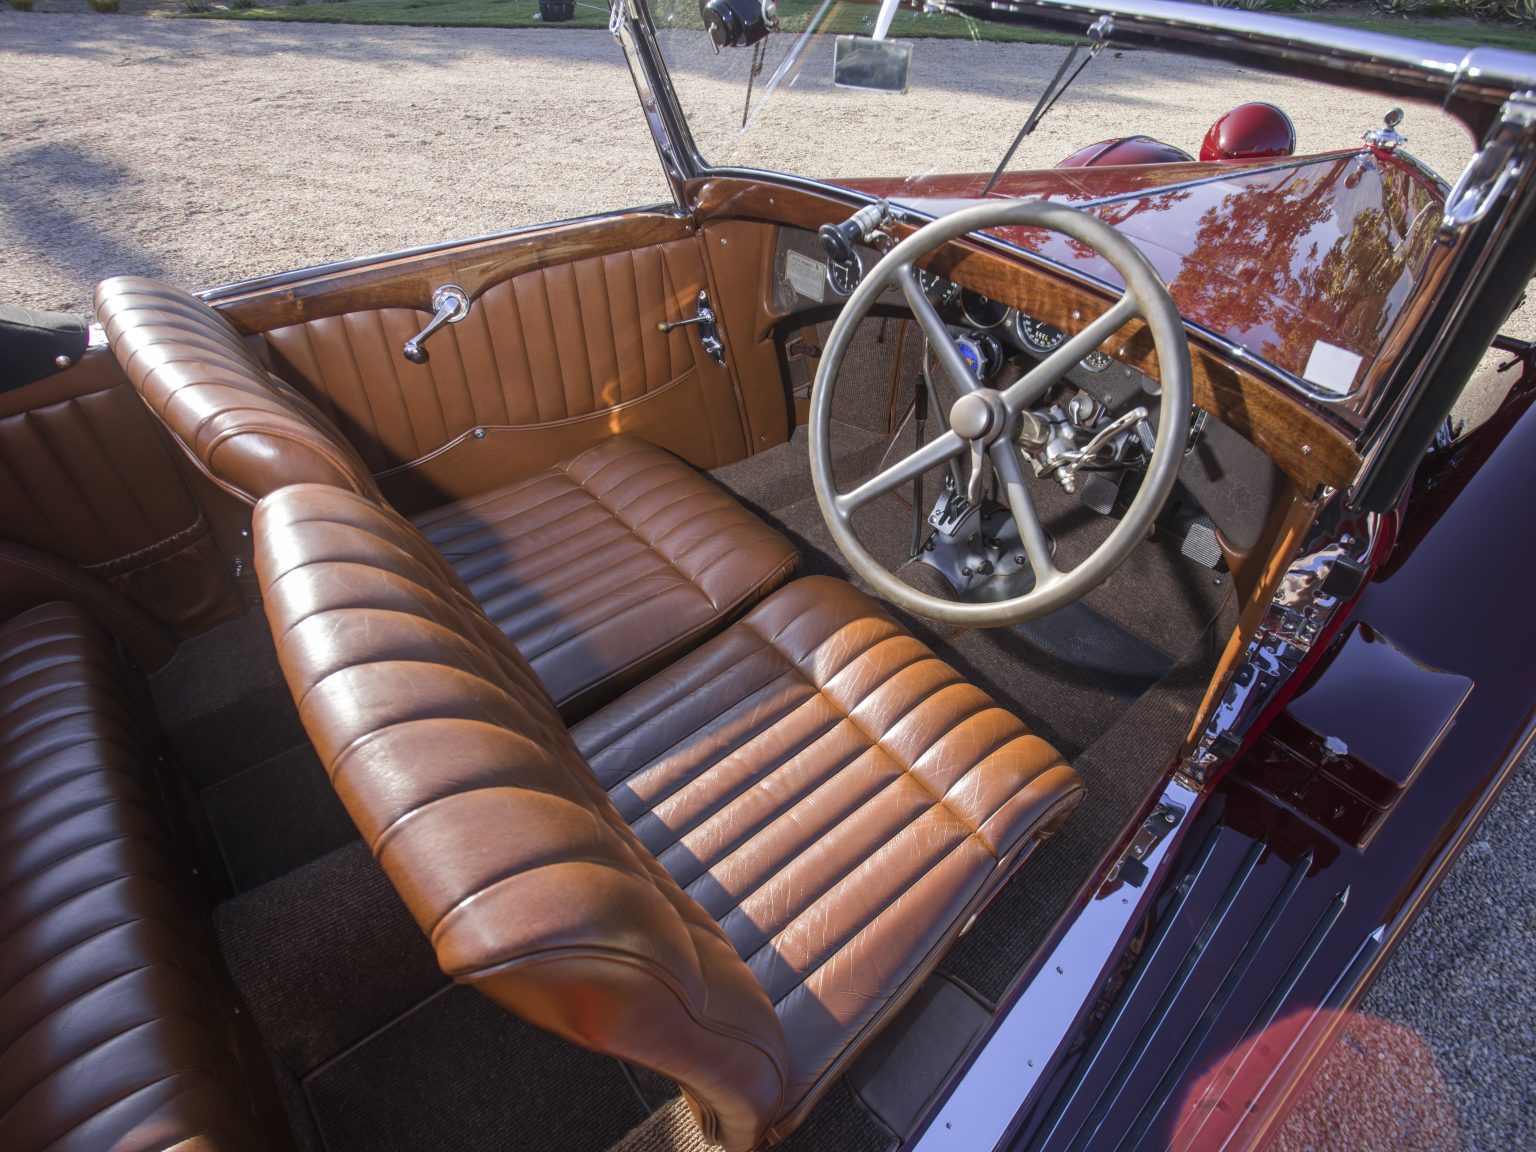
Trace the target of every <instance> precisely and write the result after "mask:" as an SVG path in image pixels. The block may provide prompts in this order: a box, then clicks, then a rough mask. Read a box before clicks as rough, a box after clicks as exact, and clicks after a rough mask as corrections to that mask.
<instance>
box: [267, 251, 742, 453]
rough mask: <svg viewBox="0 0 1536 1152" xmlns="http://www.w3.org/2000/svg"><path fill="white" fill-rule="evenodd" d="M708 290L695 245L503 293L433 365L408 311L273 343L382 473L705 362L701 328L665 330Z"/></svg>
mask: <svg viewBox="0 0 1536 1152" xmlns="http://www.w3.org/2000/svg"><path fill="white" fill-rule="evenodd" d="M702 287H704V261H703V256H702V253H701V252H700V248H699V241H698V239H697V238H695V237H689V238H688V239H685V240H676V241H673V242H671V243H667V244H657V245H653V246H650V247H646V248H637V249H634V250H632V251H628V252H616V253H612V254H610V255H607V256H596V257H591V258H588V259H585V260H576V261H572V262H570V263H567V264H559V265H555V266H553V267H549V268H543V269H538V270H535V271H532V272H525V273H523V274H522V275H520V276H516V277H513V278H512V279H510V280H506V281H503V282H502V283H500V284H497V285H494V286H493V287H491V288H488V289H487V290H486V291H485V292H484V293H483V294H481V295H480V296H479V297H478V298H476V300H475V302H474V306H473V308H471V310H470V313H469V315H468V316H466V317H465V318H464V319H463V320H462V321H460V322H459V323H457V324H450V325H449V326H448V327H446V328H444V329H442V330H441V331H440V332H438V333H437V334H436V335H435V336H433V337H432V340H431V343H430V345H429V346H428V347H429V350H430V352H431V356H430V358H429V359H428V361H427V363H426V364H421V365H416V364H411V363H410V362H408V361H406V360H404V359H403V358H401V356H400V354H399V350H400V347H401V346H402V345H403V344H404V343H405V342H406V341H407V340H409V339H410V338H411V337H412V336H414V335H415V334H416V333H417V332H419V331H420V330H421V328H422V327H423V325H425V324H426V322H427V320H428V319H429V316H428V314H427V313H425V312H420V311H417V310H415V309H410V308H388V309H377V310H374V311H367V312H353V313H350V314H347V315H343V316H332V317H326V318H324V319H320V320H313V321H309V322H307V323H304V324H295V325H292V326H290V327H287V328H278V329H274V330H273V331H271V332H268V333H266V334H265V339H266V341H267V343H268V345H269V346H270V347H271V349H272V353H273V359H274V362H275V364H276V366H277V370H278V371H279V372H282V373H283V375H284V376H285V377H286V378H287V379H289V380H291V381H292V382H293V383H294V384H296V385H297V386H299V387H300V388H302V389H303V390H304V391H305V393H306V394H307V395H308V396H309V397H310V398H311V399H312V400H314V401H315V403H317V404H318V405H319V406H320V408H321V409H322V410H324V412H325V413H326V415H327V416H329V417H330V419H331V420H333V421H334V422H335V423H336V424H337V426H339V427H340V428H341V430H342V432H343V433H345V435H346V437H347V439H348V440H349V441H351V443H353V444H355V445H356V446H357V448H358V450H359V451H360V452H361V454H362V456H363V459H364V460H365V461H366V462H367V463H368V466H369V467H370V468H371V469H372V471H373V472H375V473H381V472H384V471H386V470H388V469H390V468H394V467H398V466H399V465H402V464H405V463H408V462H410V461H413V460H418V459H420V458H421V457H424V456H426V455H428V454H429V453H431V452H433V451H435V450H436V449H438V448H440V447H442V446H443V445H444V444H447V443H448V442H449V441H451V440H453V439H454V438H455V437H457V436H461V435H463V434H464V433H466V432H468V431H470V430H471V429H473V428H482V429H484V428H492V429H495V428H509V427H526V426H530V425H543V424H556V423H559V422H561V421H568V420H571V419H573V418H575V417H580V416H585V415H588V414H590V413H593V412H599V411H602V410H604V409H608V408H613V407H615V406H617V405H620V404H626V403H629V402H631V401H634V400H638V399H640V398H641V397H644V396H646V395H649V394H650V393H652V392H654V391H656V390H657V389H659V388H661V387H663V386H664V385H666V384H668V383H669V382H671V381H673V380H676V379H677V378H678V377H680V376H682V375H683V374H684V373H686V372H689V371H693V370H695V369H696V368H699V367H701V365H700V362H699V361H700V353H699V342H698V338H697V337H696V336H695V335H694V334H693V331H692V329H688V328H678V329H673V331H672V332H671V333H663V332H661V331H660V330H659V328H658V325H659V323H660V322H661V321H663V320H683V319H686V318H688V317H690V316H692V315H693V314H694V312H695V311H696V310H697V309H696V301H697V299H698V294H699V289H700V288H702ZM710 368H711V369H712V368H713V365H711V366H710ZM727 386H728V385H727ZM737 419H738V422H739V417H737ZM738 435H739V433H738Z"/></svg>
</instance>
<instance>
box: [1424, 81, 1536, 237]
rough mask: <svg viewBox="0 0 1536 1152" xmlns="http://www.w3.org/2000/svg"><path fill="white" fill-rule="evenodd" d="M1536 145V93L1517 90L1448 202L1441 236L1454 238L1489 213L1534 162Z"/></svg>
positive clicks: (1507, 102) (1504, 106)
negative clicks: (1495, 202) (1501, 196)
mask: <svg viewBox="0 0 1536 1152" xmlns="http://www.w3.org/2000/svg"><path fill="white" fill-rule="evenodd" d="M1533 145H1536V92H1530V91H1527V92H1516V93H1515V94H1514V95H1512V96H1511V97H1510V98H1509V99H1508V100H1506V101H1504V105H1503V107H1501V108H1500V109H1499V115H1498V119H1496V120H1495V121H1494V123H1493V127H1492V128H1490V129H1489V130H1488V135H1487V137H1486V138H1485V139H1484V140H1483V146H1482V147H1481V148H1480V149H1478V151H1477V154H1476V155H1475V156H1473V157H1472V159H1471V161H1470V162H1469V163H1468V164H1467V166H1466V168H1465V169H1464V170H1463V171H1462V173H1461V176H1460V178H1459V179H1457V181H1456V186H1455V187H1454V188H1452V189H1451V194H1450V196H1449V197H1447V198H1446V201H1445V215H1444V217H1443V218H1442V219H1441V222H1440V234H1441V236H1442V237H1446V238H1449V237H1452V236H1454V235H1456V234H1457V233H1459V232H1462V231H1464V230H1465V229H1466V228H1468V227H1470V226H1471V225H1473V224H1476V223H1477V222H1478V221H1479V220H1481V219H1482V218H1483V217H1484V216H1486V215H1487V214H1488V209H1489V208H1491V207H1492V206H1493V203H1494V201H1496V200H1497V199H1498V198H1499V196H1500V194H1502V193H1503V191H1504V190H1505V188H1507V187H1509V186H1511V185H1512V184H1513V183H1514V182H1515V181H1516V180H1517V179H1518V178H1519V177H1520V175H1521V174H1522V173H1523V172H1524V171H1525V168H1526V165H1527V164H1529V163H1530V162H1531V153H1532V149H1533Z"/></svg>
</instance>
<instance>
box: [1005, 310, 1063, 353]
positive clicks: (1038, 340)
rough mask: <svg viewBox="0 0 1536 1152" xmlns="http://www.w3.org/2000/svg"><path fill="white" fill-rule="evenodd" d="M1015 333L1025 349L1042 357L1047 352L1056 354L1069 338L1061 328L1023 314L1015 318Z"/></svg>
mask: <svg viewBox="0 0 1536 1152" xmlns="http://www.w3.org/2000/svg"><path fill="white" fill-rule="evenodd" d="M1013 332H1014V335H1015V336H1017V337H1018V338H1019V340H1020V341H1021V342H1022V343H1023V345H1024V347H1026V348H1028V349H1029V350H1030V351H1031V352H1036V353H1039V354H1040V355H1041V356H1044V355H1045V354H1046V353H1047V352H1054V351H1055V350H1056V349H1057V348H1059V347H1060V346H1061V342H1062V341H1063V340H1065V339H1066V338H1067V334H1066V333H1065V332H1063V331H1062V330H1061V329H1060V328H1052V327H1051V326H1050V325H1049V324H1046V323H1044V322H1043V321H1040V320H1036V319H1035V318H1034V317H1033V316H1026V315H1024V313H1022V312H1020V313H1019V314H1018V315H1016V316H1015V317H1014V318H1013Z"/></svg>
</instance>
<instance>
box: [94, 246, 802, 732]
mask: <svg viewBox="0 0 1536 1152" xmlns="http://www.w3.org/2000/svg"><path fill="white" fill-rule="evenodd" d="M96 306H97V312H98V314H99V316H100V318H101V322H102V324H103V325H104V326H105V328H106V331H107V337H108V339H109V340H110V341H111V344H112V351H113V352H114V353H115V355H116V356H117V359H118V361H119V363H120V364H121V365H122V367H123V370H124V371H125V372H126V373H127V375H128V378H129V379H130V380H131V381H133V383H134V386H135V387H137V388H138V390H139V392H140V393H141V394H142V395H143V397H144V399H145V401H146V403H148V405H149V407H150V409H151V410H152V411H154V412H155V414H156V415H158V416H159V417H160V419H161V421H162V422H163V423H164V424H165V426H166V427H167V428H168V429H169V430H170V431H171V432H172V433H173V434H174V436H175V437H176V438H177V439H178V440H179V441H180V442H181V443H182V444H183V446H184V447H185V448H186V449H187V452H188V454H189V455H190V456H191V457H192V459H193V461H194V462H195V463H196V464H197V465H198V466H199V467H200V468H201V469H202V470H203V471H204V472H206V473H207V474H208V475H209V476H210V477H212V478H213V480H214V481H215V482H217V483H218V484H219V485H220V486H221V487H223V488H225V489H226V490H228V491H230V492H232V493H233V494H234V495H236V496H238V497H239V498H240V499H242V500H244V501H246V502H247V503H251V504H254V503H255V502H256V501H257V500H258V499H260V498H261V497H262V496H265V495H267V494H268V493H270V492H273V491H276V490H277V489H278V488H281V487H283V486H284V485H287V484H295V483H305V482H316V483H324V484H333V485H336V486H337V487H340V488H345V489H347V490H349V491H352V492H357V493H361V494H363V495H365V496H368V497H369V498H370V499H373V500H375V501H378V502H379V503H381V504H382V503H384V500H383V497H382V496H381V495H380V493H379V490H378V487H377V485H376V484H375V483H374V480H373V476H372V475H371V474H370V473H369V471H368V468H367V467H366V466H365V465H364V463H363V461H362V458H361V457H360V456H359V455H358V454H357V452H356V450H355V449H354V448H353V447H352V446H351V445H350V444H348V443H347V441H346V440H345V438H344V437H343V436H342V435H341V433H340V432H339V431H338V430H337V429H336V427H335V425H334V424H332V423H331V422H330V421H329V420H328V419H326V417H325V416H324V414H322V413H321V412H320V410H319V409H318V408H316V407H315V406H314V405H313V404H312V403H310V401H309V400H308V399H306V398H305V397H304V396H303V395H301V394H300V393H299V392H297V391H296V390H295V389H293V388H292V387H290V386H289V385H287V384H286V383H284V382H283V381H282V380H280V379H278V378H277V377H276V376H274V375H272V374H271V373H270V372H268V371H267V370H266V369H265V368H264V367H263V366H262V364H261V362H260V361H259V360H257V359H256V357H255V355H254V354H253V353H252V352H251V350H250V348H249V347H248V346H247V345H246V342H245V341H244V340H243V339H242V338H241V336H240V334H239V333H238V332H236V331H235V329H234V328H233V327H232V326H231V325H230V324H229V322H228V321H226V320H225V319H224V318H223V317H222V316H220V315H219V314H218V313H217V312H215V311H214V310H213V309H211V308H209V307H208V306H207V305H206V304H204V303H203V302H202V301H201V300H198V299H197V298H196V297H193V296H190V295H188V294H187V293H185V292H182V291H180V290H179V289H176V288H171V287H168V286H167V285H164V284H160V283H157V282H156V281H153V280H146V279H143V278H141V277H128V276H122V277H117V278H115V279H112V280H107V281H104V282H103V283H102V284H101V285H100V286H99V287H98V288H97V290H96ZM416 522H417V524H418V525H419V526H420V527H421V529H422V531H423V532H424V533H425V534H426V535H427V537H428V538H429V539H430V540H432V542H433V543H434V544H436V545H437V546H438V547H439V548H440V549H442V550H443V552H444V553H445V554H446V555H447V556H448V558H449V560H450V562H451V563H452V564H453V565H454V567H455V568H457V569H458V570H459V573H460V575H461V576H462V577H463V578H464V579H465V581H466V582H467V583H468V584H469V586H470V588H471V589H473V590H474V592H475V593H476V595H478V596H479V597H480V599H481V602H482V603H483V604H484V605H485V607H486V609H487V611H488V612H489V613H490V615H491V618H492V619H493V620H495V621H496V623H497V624H498V625H500V626H501V627H502V629H503V631H504V632H505V633H506V634H507V636H508V637H510V638H511V640H512V642H513V643H514V644H516V645H517V646H518V648H519V649H520V650H521V651H522V652H523V654H524V655H525V656H526V657H527V658H528V659H529V660H530V661H531V662H532V664H533V667H534V671H535V672H537V673H538V675H539V677H540V678H541V679H542V680H543V681H544V683H545V686H546V687H547V688H549V690H550V691H551V693H552V694H553V695H554V697H555V700H556V702H557V703H558V704H559V705H560V708H561V710H562V711H563V712H564V713H565V714H566V715H567V716H570V717H574V716H579V715H582V714H584V713H586V712H588V711H591V709H592V708H594V707H596V706H597V705H599V704H602V703H604V702H606V701H607V700H610V699H612V698H613V696H615V695H617V694H618V692H619V691H621V690H622V689H623V688H625V687H627V686H629V685H630V684H633V683H636V682H638V681H639V680H640V679H643V678H644V676H645V675H646V674H648V673H649V672H651V671H654V670H656V669H657V668H660V667H662V666H664V665H665V664H666V663H667V661H669V660H670V659H672V658H673V657H674V656H676V655H677V654H678V653H680V652H682V651H685V650H686V649H687V648H688V647H690V646H692V645H693V644H695V643H697V642H698V640H700V639H701V638H703V637H705V636H707V635H709V634H710V633H712V632H714V631H716V630H718V629H719V628H720V627H722V626H723V625H724V624H726V623H728V622H729V621H730V620H732V619H733V618H735V616H737V615H738V614H739V613H740V612H741V611H743V610H745V609H746V608H747V607H750V606H751V605H752V604H754V603H756V602H757V601H758V600H759V599H761V597H762V596H764V595H765V594H767V593H768V592H770V591H772V590H773V589H774V588H776V587H778V586H779V585H780V584H782V583H783V582H784V580H786V579H787V578H788V577H789V576H790V575H792V574H793V573H794V571H795V570H796V569H797V568H798V566H799V554H798V553H797V552H796V551H795V548H794V546H793V545H792V544H790V543H789V541H787V540H786V539H784V537H783V536H781V535H780V534H779V533H777V532H775V531H774V530H773V529H771V528H769V527H768V526H767V525H766V524H764V523H763V522H762V521H761V520H759V519H758V518H757V517H755V516H753V515H752V514H751V513H750V512H748V511H747V510H746V509H745V508H743V507H741V505H739V504H737V503H736V501H735V500H733V499H732V498H731V497H730V496H729V495H727V494H726V493H725V492H724V491H722V490H721V489H720V488H718V487H716V486H715V485H713V484H711V483H710V482H709V481H708V480H706V479H704V478H703V477H702V476H700V475H699V474H698V473H697V472H695V471H693V470H692V469H691V468H689V467H688V466H687V465H686V464H683V463H682V462H681V461H679V460H678V459H677V458H676V457H674V456H672V455H670V454H669V453H667V452H665V451H663V450H662V449H660V448H656V447H654V446H652V445H650V444H646V443H644V442H642V441H638V440H630V439H624V438H615V439H612V440H609V441H606V442H604V443H602V444H599V445H598V446H596V447H594V448H591V449H588V450H587V451H585V452H582V453H580V454H578V455H577V456H575V457H574V458H572V459H570V460H567V461H565V462H564V463H563V464H560V465H557V466H556V467H553V468H550V469H548V470H547V471H545V472H543V473H540V474H539V475H536V476H533V477H531V478H529V479H527V480H524V481H522V482H520V483H517V484H513V485H511V486H509V487H506V488H502V489H499V490H497V491H494V492H490V493H487V494H486V495H484V496H481V497H477V498H475V499H471V500H464V501H461V502H459V503H456V504H451V505H448V506H447V507H444V508H440V509H437V510H436V511H433V512H429V513H426V514H425V515H422V516H418V517H417V518H416Z"/></svg>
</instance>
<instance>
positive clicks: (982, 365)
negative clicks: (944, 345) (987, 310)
mask: <svg viewBox="0 0 1536 1152" xmlns="http://www.w3.org/2000/svg"><path fill="white" fill-rule="evenodd" d="M955 346H956V347H957V348H959V349H960V355H961V357H962V358H963V359H964V360H965V366H966V367H967V368H969V369H970V370H971V375H973V376H975V377H976V379H978V380H982V381H985V380H990V379H991V378H992V377H993V375H994V374H995V373H996V372H997V370H998V369H999V368H1001V367H1002V366H1003V348H1002V345H1001V344H999V343H998V342H997V341H996V340H995V339H994V338H992V337H991V336H988V335H987V334H986V333H985V332H962V333H960V335H958V336H956V337H955Z"/></svg>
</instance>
